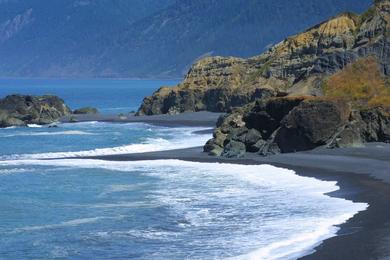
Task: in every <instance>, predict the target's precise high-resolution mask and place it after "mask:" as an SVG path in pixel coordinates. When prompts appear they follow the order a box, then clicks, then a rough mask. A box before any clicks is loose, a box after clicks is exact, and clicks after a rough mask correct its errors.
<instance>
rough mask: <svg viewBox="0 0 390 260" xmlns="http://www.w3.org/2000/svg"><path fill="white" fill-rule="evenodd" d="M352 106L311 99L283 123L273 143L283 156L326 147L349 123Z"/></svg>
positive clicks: (297, 107) (296, 109) (304, 102)
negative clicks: (342, 127)
mask: <svg viewBox="0 0 390 260" xmlns="http://www.w3.org/2000/svg"><path fill="white" fill-rule="evenodd" d="M350 112H351V111H350V109H349V106H348V105H346V104H345V103H343V102H338V101H332V100H322V99H308V100H305V101H303V102H301V103H300V104H299V105H298V106H296V107H295V108H293V109H292V110H291V111H290V113H289V114H288V115H287V116H286V117H285V118H284V119H283V120H282V121H281V122H280V125H281V127H280V129H279V130H278V131H277V134H276V136H275V139H274V142H275V143H276V144H277V145H278V146H279V148H280V150H281V152H282V153H287V152H296V151H304V150H310V149H313V148H315V147H317V146H321V145H325V144H326V143H327V141H329V139H330V138H331V137H332V136H333V135H334V134H335V133H336V132H337V130H338V129H339V128H340V127H341V126H343V125H345V124H346V123H347V122H348V119H349V115H350Z"/></svg>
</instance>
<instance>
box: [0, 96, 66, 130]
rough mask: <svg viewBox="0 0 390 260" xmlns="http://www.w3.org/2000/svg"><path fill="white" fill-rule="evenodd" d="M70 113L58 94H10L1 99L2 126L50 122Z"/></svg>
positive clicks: (0, 114) (0, 117) (0, 118)
mask: <svg viewBox="0 0 390 260" xmlns="http://www.w3.org/2000/svg"><path fill="white" fill-rule="evenodd" d="M70 113H71V110H70V109H69V107H67V106H66V105H65V103H64V101H63V100H62V99H60V98H59V97H57V96H49V95H47V96H29V95H9V96H6V97H5V98H3V99H0V127H8V126H22V125H26V124H50V123H53V122H55V121H57V120H58V119H59V118H61V117H63V116H65V115H68V114H70Z"/></svg>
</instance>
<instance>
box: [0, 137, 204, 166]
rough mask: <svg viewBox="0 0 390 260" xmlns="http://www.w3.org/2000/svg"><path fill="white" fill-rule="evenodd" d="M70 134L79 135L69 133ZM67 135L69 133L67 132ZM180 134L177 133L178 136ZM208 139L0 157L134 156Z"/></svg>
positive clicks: (153, 140) (152, 140) (149, 141)
mask: <svg viewBox="0 0 390 260" xmlns="http://www.w3.org/2000/svg"><path fill="white" fill-rule="evenodd" d="M71 132H72V134H76V133H81V132H79V131H78V132H76V133H75V131H71ZM67 133H68V134H69V131H67ZM180 134H182V133H179V135H180ZM209 139H210V135H198V134H188V133H187V134H186V135H185V136H184V137H180V138H174V139H171V140H168V139H164V138H147V139H146V140H145V141H144V142H143V143H138V144H130V145H123V146H117V147H110V148H97V149H93V150H87V151H75V152H50V153H37V154H15V155H5V156H0V158H1V159H2V160H23V159H54V158H75V157H89V156H104V155H120V154H134V153H145V152H156V151H167V150H174V149H184V148H190V147H197V146H201V145H203V144H204V143H206V142H207V140H209Z"/></svg>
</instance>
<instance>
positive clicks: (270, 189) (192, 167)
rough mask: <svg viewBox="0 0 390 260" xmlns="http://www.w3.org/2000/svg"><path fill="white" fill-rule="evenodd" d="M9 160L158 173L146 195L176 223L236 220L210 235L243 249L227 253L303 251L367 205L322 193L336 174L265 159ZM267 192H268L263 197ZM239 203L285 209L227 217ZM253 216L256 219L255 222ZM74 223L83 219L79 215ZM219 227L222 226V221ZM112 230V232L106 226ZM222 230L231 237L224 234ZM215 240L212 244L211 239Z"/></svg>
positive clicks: (291, 255)
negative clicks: (315, 174) (308, 173)
mask: <svg viewBox="0 0 390 260" xmlns="http://www.w3.org/2000/svg"><path fill="white" fill-rule="evenodd" d="M10 164H13V165H21V164H23V165H24V164H26V165H39V166H56V167H72V168H99V169H106V170H111V171H120V172H129V173H134V172H138V173H139V172H141V173H142V174H145V175H148V176H152V177H156V178H160V179H161V189H162V190H161V189H160V190H158V191H155V192H154V193H153V195H152V197H150V198H149V199H151V200H152V201H154V203H155V201H158V203H157V204H156V205H161V204H162V205H168V206H169V207H170V208H171V209H172V210H175V211H176V213H175V215H177V216H182V217H181V220H180V219H179V220H178V225H179V227H181V228H183V230H188V229H191V228H195V229H198V230H201V229H207V228H208V227H209V226H210V227H214V226H215V225H218V226H220V225H227V226H228V227H229V225H231V226H234V227H236V226H237V225H239V227H236V228H235V229H234V231H229V233H228V234H229V235H226V237H223V238H218V240H215V241H214V243H217V242H219V243H221V245H219V246H224V245H226V244H229V247H231V248H232V249H235V250H237V252H240V251H243V250H244V249H245V251H246V252H245V253H241V254H237V256H236V257H233V258H231V259H295V258H298V257H300V256H303V255H306V254H308V253H311V252H312V251H313V248H314V247H315V246H317V245H318V244H320V243H321V241H323V240H325V239H327V238H330V237H333V236H336V234H337V231H338V229H339V228H338V227H336V225H339V224H342V223H344V222H346V221H347V220H348V219H350V218H351V217H353V216H354V215H355V214H356V213H358V212H359V211H363V210H365V209H366V208H367V207H368V205H367V204H366V203H354V202H352V201H348V200H345V199H341V198H333V197H329V196H328V195H326V194H328V193H330V192H333V191H336V190H338V189H339V187H338V186H337V182H334V181H321V180H317V179H315V178H309V177H302V176H298V175H296V174H295V172H294V171H292V170H288V169H283V168H277V167H274V166H271V165H237V164H226V163H199V162H186V161H181V160H155V161H127V162H113V161H103V160H89V159H62V160H58V159H57V160H21V161H2V162H0V165H10ZM180 183H183V187H177V186H174V185H180ZM202 183H204V185H205V186H204V187H202V186H199V185H201V184H202ZM194 186H199V187H198V189H199V190H192V189H193V188H192V187H194ZM189 187H191V188H189ZM133 188H134V187H133V186H115V187H112V186H110V187H109V188H108V189H107V191H113V192H121V191H126V190H131V189H133ZM261 192H263V193H261ZM272 196H276V197H272ZM267 197H269V198H268V199H267V200H264V199H265V198H267ZM139 203H140V204H139ZM139 203H132V202H123V203H116V204H115V203H113V204H97V205H90V206H91V207H94V208H102V209H104V208H114V207H138V206H146V207H147V206H152V205H144V204H143V203H141V202H139ZM198 203H200V204H198ZM215 203H227V206H226V208H222V209H220V210H218V211H215V210H213V209H210V208H207V207H206V208H204V206H202V207H200V206H199V205H208V204H215ZM251 203H252V204H251ZM278 203H279V204H280V205H279V204H278ZM267 204H268V208H267V206H266V205H267ZM294 205H298V206H299V207H298V206H297V207H298V209H296V208H294V207H295V206H294ZM240 206H243V208H242V209H241V210H239V211H238V212H245V214H246V213H247V214H252V215H253V216H261V215H262V214H269V213H270V212H268V211H267V212H265V213H264V212H263V211H262V210H263V209H262V207H264V208H265V209H266V210H267V209H268V210H270V211H271V212H272V210H277V212H278V214H285V216H282V217H280V219H278V218H272V221H271V222H270V223H267V221H265V220H264V219H261V218H259V217H256V218H255V219H253V220H251V222H245V221H248V220H245V221H244V222H242V220H243V219H241V218H239V219H236V218H233V219H231V217H229V216H230V214H232V213H231V212H230V211H231V210H232V207H240ZM303 209H304V210H305V212H306V213H305V214H303V213H301V214H303V215H302V216H297V217H294V214H298V213H294V214H292V215H291V214H290V213H289V210H291V211H293V212H299V211H302V210H303ZM225 211H226V212H225ZM236 214H238V213H234V215H233V216H236ZM88 221H95V220H94V219H90V220H88V219H87V220H85V223H88ZM229 221H232V222H229ZM257 221H260V222H259V223H260V224H258V223H257ZM241 222H242V223H241ZM78 223H79V222H64V223H60V224H57V225H54V227H58V226H63V225H73V224H78ZM81 223H84V222H83V221H81ZM183 223H184V224H183ZM51 227H53V226H52V225H51V226H50V225H49V226H43V228H51ZM40 228H41V227H38V228H37V227H32V228H31V227H29V228H28V229H29V230H31V229H32V230H37V229H40ZM221 228H222V229H221V230H223V227H221ZM267 228H268V229H270V230H277V234H279V235H278V237H277V239H276V240H275V238H269V239H267V240H265V241H259V242H257V241H258V240H261V239H262V237H263V236H268V233H264V231H263V230H267ZM246 229H247V230H246ZM159 231H160V230H156V231H155V232H159ZM111 234H112V235H113V234H114V233H112V232H111ZM280 234H283V235H280ZM149 235H150V237H153V236H154V235H155V234H154V233H153V232H152V233H151V234H149ZM229 236H232V237H230V238H229ZM216 247H218V246H217V245H216ZM256 248H257V249H256ZM248 252H249V253H248Z"/></svg>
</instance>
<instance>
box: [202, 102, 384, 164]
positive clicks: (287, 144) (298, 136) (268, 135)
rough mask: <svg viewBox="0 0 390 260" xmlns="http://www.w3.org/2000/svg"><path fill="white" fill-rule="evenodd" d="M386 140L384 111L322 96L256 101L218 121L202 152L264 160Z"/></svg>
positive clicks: (379, 108)
mask: <svg viewBox="0 0 390 260" xmlns="http://www.w3.org/2000/svg"><path fill="white" fill-rule="evenodd" d="M389 141H390V113H389V111H388V110H386V109H383V108H381V107H371V108H368V107H367V108H362V109H352V108H351V106H350V105H349V104H348V103H346V102H344V100H337V99H336V100H335V99H329V98H325V97H280V98H271V99H269V100H267V101H264V100H258V101H257V102H256V103H252V104H249V105H246V106H245V107H243V108H239V109H236V110H235V111H234V112H232V113H231V114H228V115H226V116H225V117H223V118H221V119H220V120H219V122H218V125H217V129H216V130H215V132H214V137H213V139H211V140H210V141H208V142H207V144H206V145H205V146H204V151H205V152H208V153H209V154H210V155H216V156H224V157H240V156H243V155H244V154H245V153H246V152H250V153H258V154H260V155H264V156H265V155H272V154H278V153H289V152H296V151H305V150H311V149H314V148H316V147H318V146H327V147H329V148H334V147H349V146H359V145H362V144H363V143H365V142H389Z"/></svg>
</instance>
